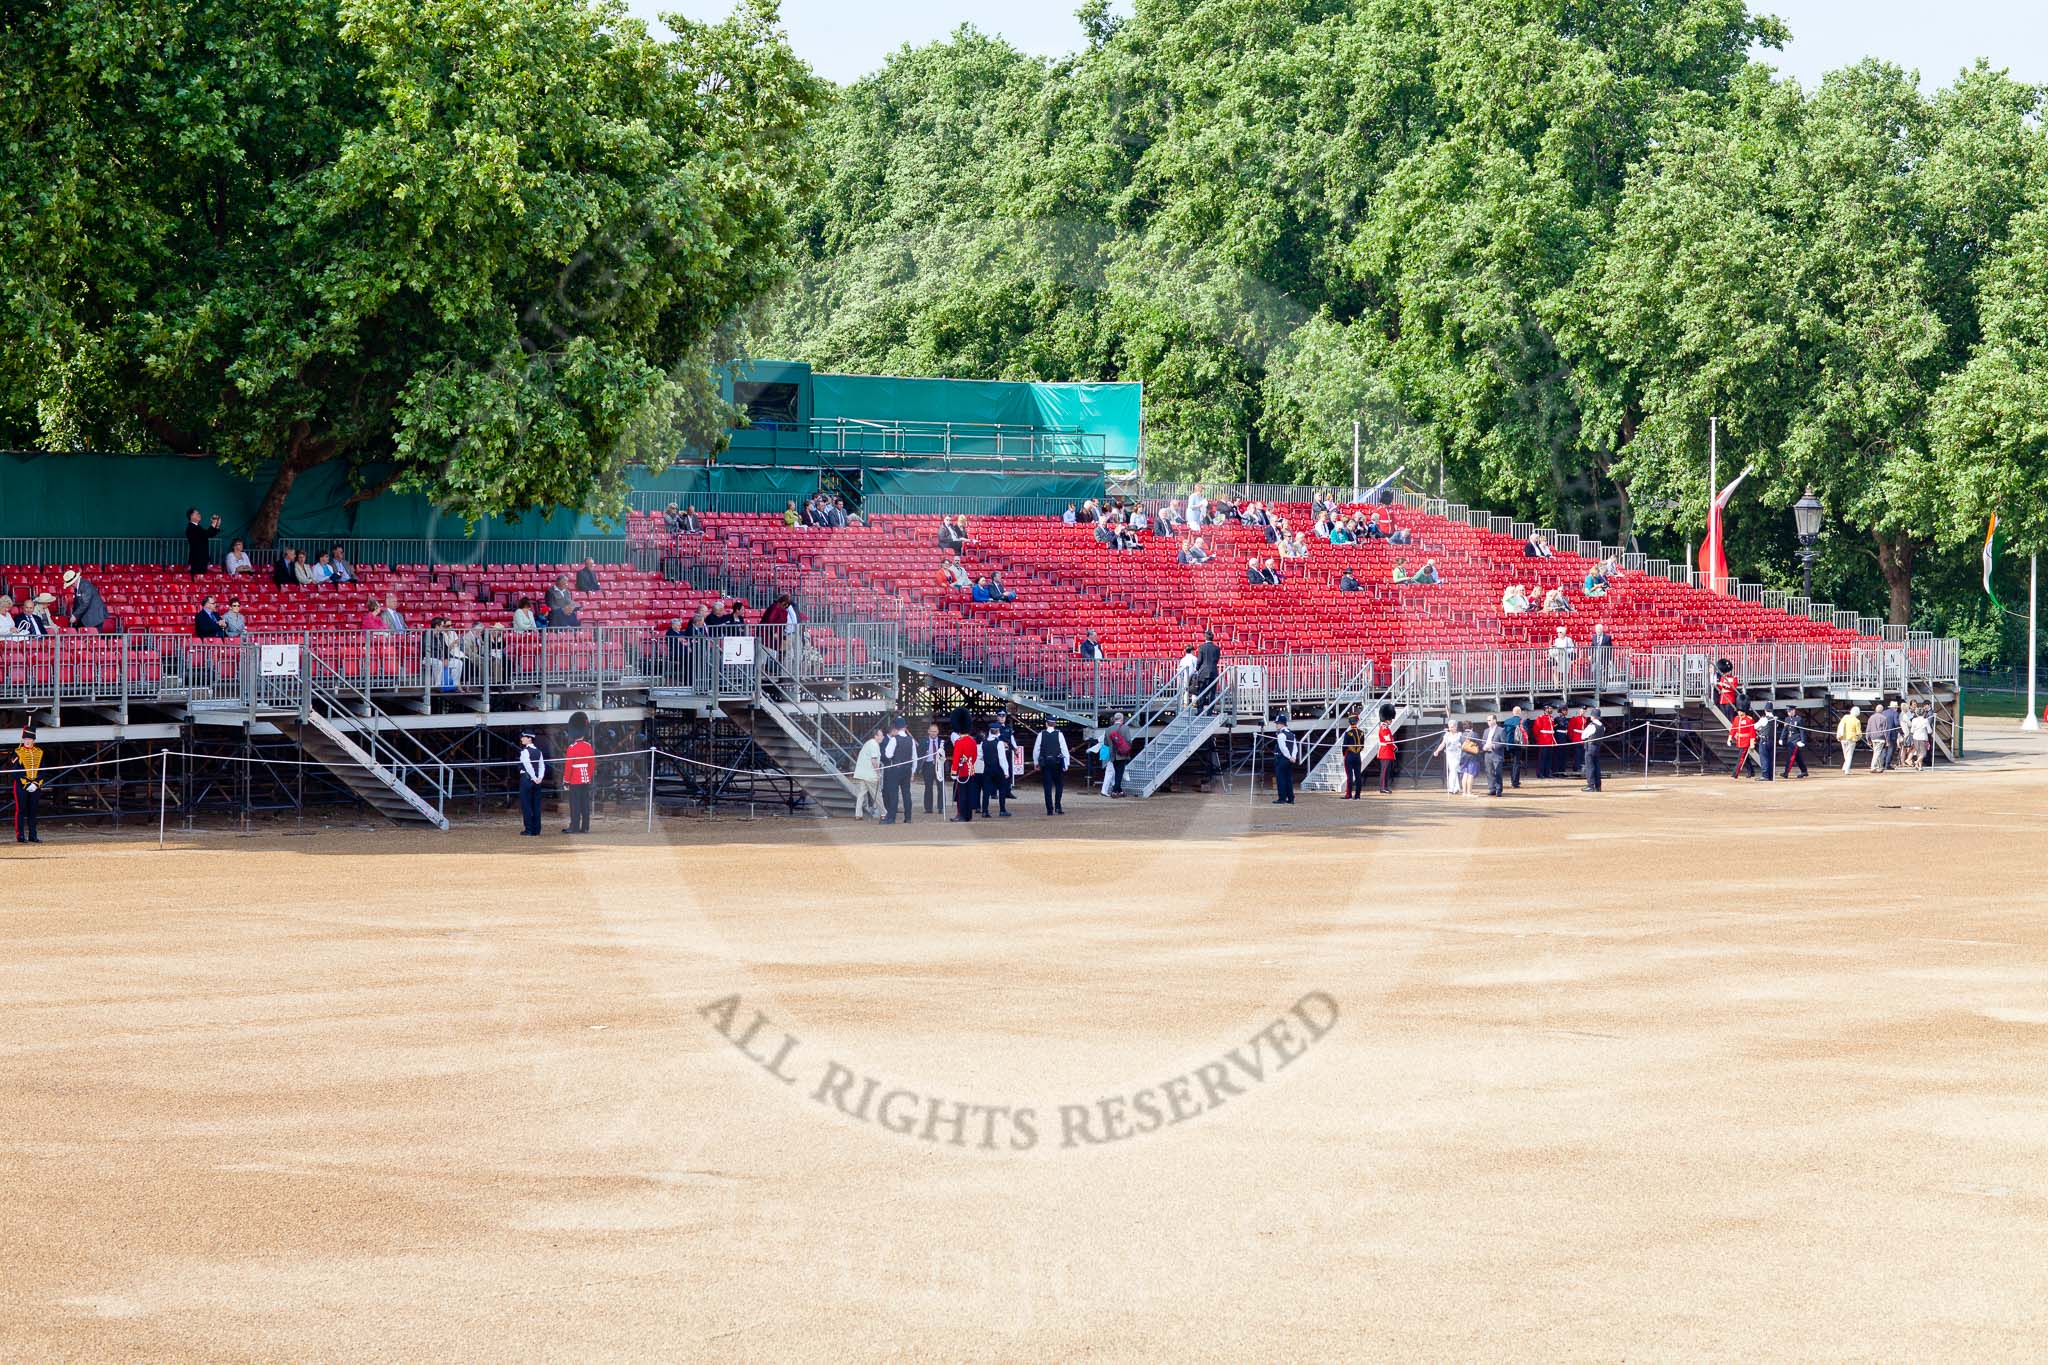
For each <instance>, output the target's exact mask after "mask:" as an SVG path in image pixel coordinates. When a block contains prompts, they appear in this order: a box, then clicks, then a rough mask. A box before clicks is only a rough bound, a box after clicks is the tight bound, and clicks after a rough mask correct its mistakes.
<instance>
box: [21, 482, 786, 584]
mask: <svg viewBox="0 0 2048 1365" xmlns="http://www.w3.org/2000/svg"><path fill="white" fill-rule="evenodd" d="M660 505H661V506H664V507H665V506H667V503H666V502H664V503H662V504H660ZM781 508H782V500H781V499H779V498H778V499H776V501H775V505H774V508H773V509H772V510H775V511H780V510H781ZM749 510H751V509H749ZM231 543H232V542H231V540H230V539H229V538H228V537H227V536H217V537H215V539H214V542H213V554H212V563H213V565H214V566H215V567H219V565H220V563H221V560H222V558H223V557H224V556H225V555H226V554H227V552H228V548H229V546H230V545H231ZM337 545H339V546H341V548H342V552H343V553H344V554H346V555H347V556H348V558H349V561H350V562H351V563H352V564H353V565H355V567H357V568H358V569H363V568H382V567H385V566H389V565H394V564H397V565H412V564H427V565H447V566H451V567H452V566H459V565H463V564H549V565H553V564H580V563H582V562H583V561H584V560H586V559H591V560H595V561H596V562H598V563H599V564H623V563H625V562H627V560H628V559H629V558H630V557H631V546H630V545H629V544H628V542H627V540H626V538H625V536H624V535H610V536H579V537H571V538H558V539H535V538H531V537H522V538H518V539H496V538H493V537H492V536H490V535H489V534H487V533H486V534H480V535H475V536H347V537H337V536H283V537H280V538H279V539H278V541H277V543H276V544H275V545H273V546H271V547H270V548H268V549H261V550H251V551H250V552H249V554H250V558H251V560H252V561H253V564H254V568H253V569H252V571H251V572H252V573H253V574H254V575H256V576H259V577H268V576H269V574H270V571H271V568H272V566H273V565H275V564H276V562H277V557H278V554H279V552H280V550H283V549H287V548H289V549H292V550H304V551H305V552H306V559H307V561H308V562H309V563H310V562H311V561H313V560H315V559H317V558H318V557H319V556H320V555H321V554H322V553H323V552H325V551H328V550H331V549H333V548H334V547H335V546H337ZM110 564H111V565H126V564H151V565H160V566H162V567H165V568H175V569H183V568H184V567H185V564H186V546H185V540H184V538H183V537H182V536H178V537H171V536H11V537H4V538H0V567H14V568H23V569H27V568H34V569H39V570H50V569H63V568H93V567H97V566H102V565H110Z"/></svg>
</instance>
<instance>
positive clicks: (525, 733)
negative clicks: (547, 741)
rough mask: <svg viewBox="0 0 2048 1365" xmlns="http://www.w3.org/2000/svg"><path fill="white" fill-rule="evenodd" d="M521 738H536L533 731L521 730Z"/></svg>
mask: <svg viewBox="0 0 2048 1365" xmlns="http://www.w3.org/2000/svg"><path fill="white" fill-rule="evenodd" d="M519 737H520V738H521V739H532V738H533V737H534V734H533V731H531V730H521V731H520V732H519Z"/></svg>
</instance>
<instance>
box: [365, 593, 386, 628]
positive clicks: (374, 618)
mask: <svg viewBox="0 0 2048 1365" xmlns="http://www.w3.org/2000/svg"><path fill="white" fill-rule="evenodd" d="M361 624H362V627H363V630H364V631H365V632H366V633H368V632H375V631H381V630H383V629H385V625H384V604H383V603H382V602H379V601H378V600H377V599H376V597H375V596H374V595H373V596H371V598H370V599H369V600H368V601H367V602H365V603H364V604H363V615H362V618H361Z"/></svg>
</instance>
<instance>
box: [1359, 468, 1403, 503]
mask: <svg viewBox="0 0 2048 1365" xmlns="http://www.w3.org/2000/svg"><path fill="white" fill-rule="evenodd" d="M1407 467H1408V466H1407V465H1405V464H1403V465H1397V466H1396V467H1395V469H1394V472H1393V473H1391V474H1389V475H1387V477H1385V478H1384V479H1381V480H1380V481H1379V482H1378V483H1376V484H1374V485H1373V486H1372V487H1370V488H1368V489H1366V490H1365V493H1364V495H1363V496H1361V497H1360V498H1359V499H1358V500H1359V501H1360V502H1364V503H1374V502H1377V503H1383V504H1391V503H1392V502H1393V501H1394V480H1396V479H1398V478H1400V477H1401V471H1402V470H1404V469H1406V468H1407Z"/></svg>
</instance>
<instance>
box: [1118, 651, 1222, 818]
mask: <svg viewBox="0 0 2048 1365" xmlns="http://www.w3.org/2000/svg"><path fill="white" fill-rule="evenodd" d="M1236 697H1237V687H1236V670H1234V669H1231V668H1223V669H1219V670H1218V671H1217V674H1216V697H1215V700H1214V702H1213V703H1212V704H1211V708H1210V709H1209V710H1206V711H1205V710H1203V709H1201V708H1200V707H1199V706H1197V705H1196V704H1195V698H1193V697H1191V696H1185V695H1183V693H1182V692H1181V685H1180V680H1179V679H1178V678H1176V679H1174V680H1173V681H1171V682H1168V683H1167V684H1166V685H1165V686H1164V687H1162V688H1160V689H1159V690H1158V691H1157V692H1154V693H1153V694H1152V695H1151V696H1150V697H1148V698H1146V700H1145V704H1144V705H1142V706H1140V707H1139V708H1138V709H1137V711H1136V712H1135V713H1133V714H1132V716H1131V718H1130V727H1131V728H1132V729H1137V730H1142V729H1145V728H1146V727H1148V726H1151V725H1155V724H1157V723H1158V722H1159V719H1160V718H1161V717H1162V716H1165V715H1166V714H1167V713H1169V712H1173V713H1175V714H1174V716H1173V719H1172V720H1170V721H1168V722H1167V723H1166V725H1165V726H1164V727H1163V728H1162V729H1160V731H1159V732H1158V733H1157V734H1155V735H1153V736H1152V738H1150V739H1148V740H1146V741H1145V747H1144V748H1142V749H1140V750H1139V751H1138V754H1137V757H1135V758H1133V759H1132V760H1131V762H1130V766H1129V767H1127V768H1125V769H1124V792H1125V794H1126V795H1129V796H1151V795H1153V794H1154V793H1156V792H1157V791H1158V790H1159V789H1160V788H1161V787H1163V786H1165V785H1166V782H1167V779H1168V778H1170V777H1172V776H1173V775H1174V773H1176V772H1177V771H1179V769H1180V766H1181V764H1183V763H1185V762H1187V761H1188V759H1189V758H1191V757H1193V756H1194V754H1195V753H1196V751H1198V750H1199V749H1200V748H1201V747H1202V746H1203V745H1204V744H1207V743H1208V742H1209V739H1210V737H1211V736H1212V735H1214V734H1215V733H1216V732H1217V731H1218V730H1220V729H1222V728H1223V726H1224V725H1225V724H1226V723H1227V722H1228V721H1230V720H1231V719H1232V718H1233V717H1234V716H1235V714H1236Z"/></svg>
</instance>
